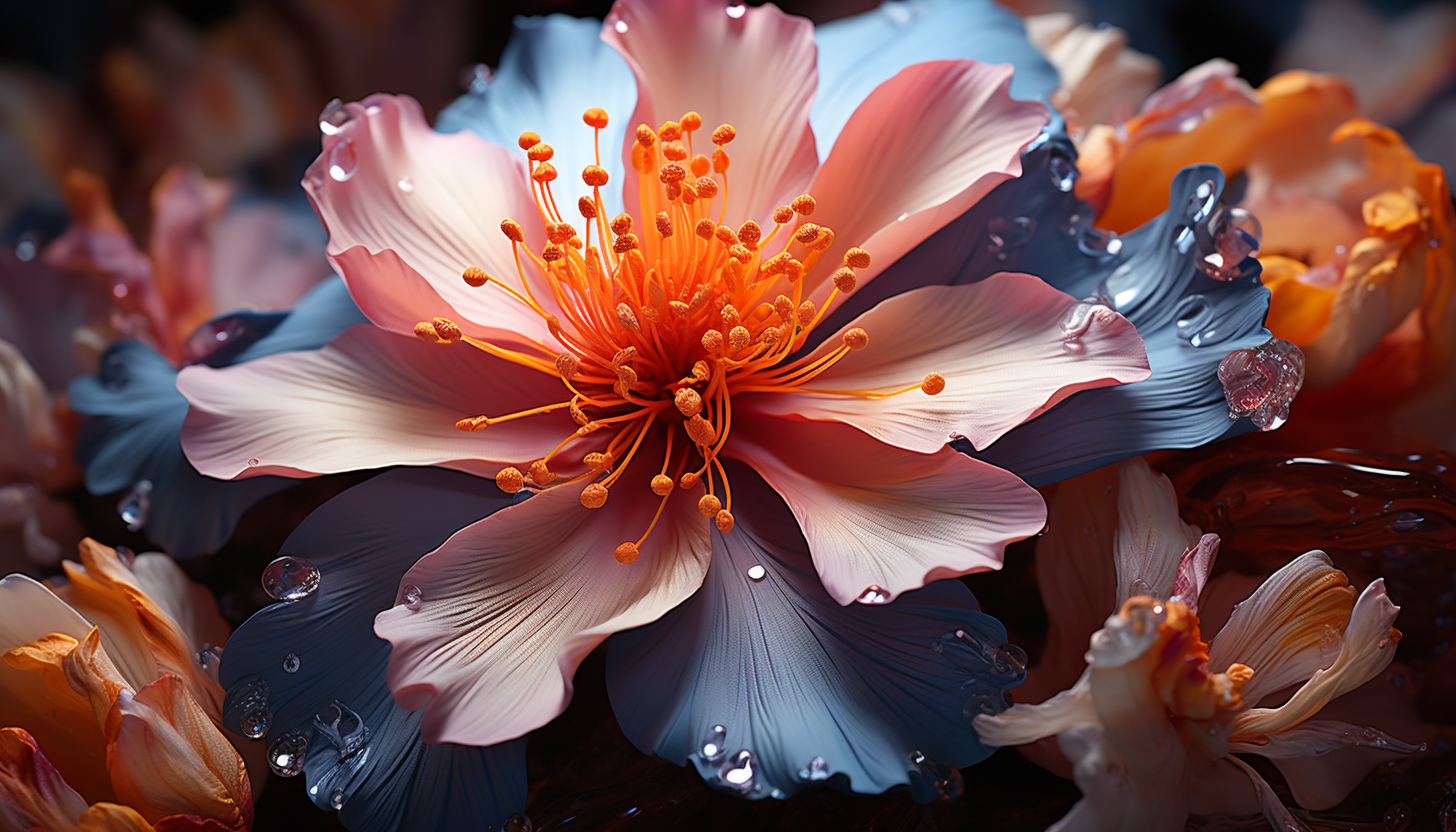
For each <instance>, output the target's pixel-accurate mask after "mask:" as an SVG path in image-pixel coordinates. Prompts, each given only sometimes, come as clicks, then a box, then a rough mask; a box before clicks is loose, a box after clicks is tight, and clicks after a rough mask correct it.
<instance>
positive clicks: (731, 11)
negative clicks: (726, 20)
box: [727, 3, 748, 20]
mask: <svg viewBox="0 0 1456 832" xmlns="http://www.w3.org/2000/svg"><path fill="white" fill-rule="evenodd" d="M747 11H748V7H747V6H745V5H743V4H742V3H730V4H729V5H728V9H727V12H728V16H729V17H731V18H733V19H734V20H737V19H738V18H740V17H743V15H744V14H745V13H747Z"/></svg>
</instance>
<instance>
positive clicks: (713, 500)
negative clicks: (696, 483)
mask: <svg viewBox="0 0 1456 832" xmlns="http://www.w3.org/2000/svg"><path fill="white" fill-rule="evenodd" d="M722 510H723V501H722V500H719V499H718V498H717V497H715V496H713V495H712V494H704V495H703V496H702V497H700V498H698V513H699V514H701V515H703V516H704V517H712V516H714V515H716V514H717V513H718V512H720V511H722Z"/></svg>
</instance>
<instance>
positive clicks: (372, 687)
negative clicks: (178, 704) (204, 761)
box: [220, 469, 526, 832]
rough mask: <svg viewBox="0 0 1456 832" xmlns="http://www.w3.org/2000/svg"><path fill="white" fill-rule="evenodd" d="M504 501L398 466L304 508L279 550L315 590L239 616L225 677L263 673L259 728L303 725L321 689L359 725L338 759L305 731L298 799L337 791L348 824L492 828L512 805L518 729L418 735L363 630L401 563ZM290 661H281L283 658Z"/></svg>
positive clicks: (445, 474) (522, 776)
mask: <svg viewBox="0 0 1456 832" xmlns="http://www.w3.org/2000/svg"><path fill="white" fill-rule="evenodd" d="M510 504H511V499H510V498H509V497H508V496H507V495H505V494H504V493H502V492H501V491H500V489H498V488H496V486H495V484H494V483H493V482H490V481H488V480H482V479H480V478H478V477H472V476H469V475H467V474H461V473H458V472H454V471H440V470H429V469H400V470H395V471H386V472H385V473H383V474H381V475H379V476H377V477H375V478H373V479H371V480H369V481H368V482H366V483H363V484H361V485H358V486H355V487H354V488H351V489H349V490H348V491H346V492H344V493H343V494H341V495H339V496H338V497H335V498H334V499H333V500H330V501H329V502H328V503H325V504H324V505H323V506H322V507H321V508H319V509H318V510H316V511H314V512H313V513H312V514H310V515H309V516H308V519H306V520H304V521H303V523H302V525H300V526H299V527H298V528H297V529H296V530H295V531H294V532H293V534H292V535H290V536H289V538H288V540H287V541H286V542H285V543H284V544H283V548H282V552H284V553H288V554H293V555H295V556H298V557H304V558H308V559H309V560H310V561H312V562H313V563H314V565H315V566H317V567H318V568H319V570H320V572H321V573H322V579H321V581H320V583H319V588H318V591H317V592H315V593H313V594H312V595H310V596H308V597H307V598H304V599H303V600H301V601H297V602H294V603H287V604H274V605H273V606H270V607H268V608H266V609H264V610H262V611H261V612H259V613H258V614H256V615H254V616H253V617H252V618H250V619H248V621H247V622H246V623H244V624H243V625H242V626H241V627H239V628H238V630H237V632H236V633H234V634H233V637H232V638H231V639H230V640H229V641H228V645H227V649H226V650H225V651H224V652H223V659H222V668H221V670H220V677H221V679H222V681H223V683H224V684H225V685H236V684H239V683H240V682H244V681H247V680H252V679H262V680H264V681H266V682H267V683H268V689H269V691H270V698H269V701H268V706H269V708H270V709H271V710H272V711H273V728H272V730H271V732H270V737H277V736H281V735H282V734H283V733H284V732H285V731H288V730H292V729H295V728H298V729H302V730H305V731H308V730H311V725H312V721H313V718H314V715H315V714H319V713H327V712H328V707H329V705H330V704H332V703H333V702H334V701H336V700H337V701H340V702H343V703H345V704H346V705H347V706H348V707H350V708H351V709H353V710H354V711H356V712H357V713H358V714H359V716H360V718H361V719H362V721H363V722H364V724H365V725H366V726H367V727H368V729H369V744H368V746H366V749H367V751H366V752H361V753H360V754H359V755H358V756H356V757H354V758H352V759H351V760H350V761H349V762H348V763H347V764H346V765H344V766H339V765H338V754H337V752H336V751H334V750H332V748H331V746H330V745H329V744H328V742H327V741H326V740H325V739H323V738H322V737H321V736H319V735H317V734H315V735H314V736H313V739H312V741H311V745H310V754H309V757H308V759H307V760H306V761H305V765H304V772H303V774H304V779H305V780H306V785H307V791H308V794H309V796H310V798H311V799H312V800H313V801H314V802H315V803H317V804H318V805H319V806H320V808H325V807H327V808H330V809H331V808H332V806H331V805H330V803H329V801H330V799H331V796H332V794H333V791H334V789H336V788H337V789H340V790H342V791H343V792H344V793H345V798H346V802H345V804H344V808H343V809H342V811H341V812H340V820H341V821H342V822H343V823H344V825H345V826H347V827H349V828H350V829H352V830H354V832H402V830H410V829H415V828H426V829H435V828H441V829H454V828H462V827H468V826H471V825H484V826H485V827H487V828H494V827H495V826H498V825H500V824H501V823H502V822H504V821H505V819H506V818H507V817H509V816H510V815H512V814H514V813H516V812H520V811H523V810H524V809H525V805H526V765H525V747H526V741H525V740H524V739H521V740H516V741H513V742H509V743H503V744H501V745H495V746H491V747H488V748H475V747H470V746H463V745H453V744H449V743H445V744H438V745H426V744H425V743H424V741H423V739H422V738H421V737H420V719H421V717H422V714H421V713H420V712H419V711H415V712H410V711H406V710H404V709H403V708H400V707H399V706H398V705H396V704H395V702H394V699H393V698H392V697H391V696H390V693H389V687H388V686H387V685H386V684H385V668H386V666H387V664H388V661H389V643H388V642H386V641H384V640H383V639H380V638H379V637H377V636H375V635H374V630H373V627H374V616H375V614H376V613H377V612H378V611H380V610H382V609H386V608H388V607H389V606H390V605H391V604H392V603H393V602H394V598H395V592H396V588H397V587H398V586H399V580H400V577H401V576H402V575H404V573H405V570H407V569H409V567H410V566H412V565H413V564H414V562H415V560H416V559H417V558H419V556H420V555H422V554H424V553H426V552H429V551H431V550H432V549H435V548H436V547H438V546H439V545H440V544H441V543H443V542H444V541H445V539H446V538H448V537H449V536H450V535H451V534H453V533H454V532H455V531H456V530H457V529H459V528H461V527H462V526H465V525H467V524H469V523H471V522H474V521H475V520H477V519H478V518H480V517H481V515H483V514H489V513H491V512H493V511H496V510H498V509H500V508H502V507H504V506H508V505H510ZM290 654H292V655H293V656H296V657H297V659H298V668H297V670H296V671H295V672H293V673H288V672H286V671H285V670H283V662H284V659H285V658H286V657H287V656H289V655H290Z"/></svg>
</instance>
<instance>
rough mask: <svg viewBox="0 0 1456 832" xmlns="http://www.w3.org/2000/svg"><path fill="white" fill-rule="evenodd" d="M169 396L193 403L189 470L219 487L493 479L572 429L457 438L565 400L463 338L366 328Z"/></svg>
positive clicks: (534, 420)
mask: <svg viewBox="0 0 1456 832" xmlns="http://www.w3.org/2000/svg"><path fill="white" fill-rule="evenodd" d="M177 389H179V390H181V391H182V393H183V394H184V395H186V396H187V398H188V400H189V401H190V402H191V405H192V407H191V409H190V410H189V411H188V413H187V422H186V424H185V425H184V427H183V432H182V447H183V448H184V449H185V450H186V451H187V456H188V458H189V459H190V460H191V461H192V464H193V465H195V466H196V467H197V469H198V470H199V471H201V472H203V473H204V474H207V475H208V476H212V477H219V478H222V479H231V478H234V477H239V476H252V475H257V474H281V475H284V476H307V475H309V474H331V473H336V472H339V471H353V470H359V469H364V468H382V467H385V466H389V465H445V466H448V467H452V468H458V469H461V470H466V471H471V472H472V473H479V474H482V475H487V476H493V475H494V474H495V472H497V471H499V470H500V469H501V468H502V467H503V466H505V465H507V464H521V463H525V462H529V461H531V460H533V459H539V458H541V457H542V456H544V455H545V454H546V453H547V452H548V451H550V450H551V449H552V448H553V447H554V446H555V445H556V444H557V443H558V442H560V441H561V440H562V439H564V438H565V437H566V436H567V435H568V434H569V433H570V432H571V431H574V430H575V429H576V425H575V423H573V422H572V421H571V419H570V418H569V417H568V416H567V415H566V411H565V410H564V409H563V410H560V411H558V412H556V413H552V414H547V415H538V416H533V417H530V418H522V419H516V420H513V421H509V422H504V423H502V424H498V425H491V426H490V427H488V428H486V429H484V430H480V431H476V432H473V433H472V432H466V431H461V430H457V429H456V428H455V423H456V422H457V421H459V420H461V419H466V418H470V417H474V416H480V415H490V416H504V415H506V414H509V413H514V412H517V411H521V410H525V409H529V408H534V407H540V406H543V405H547V404H552V403H555V402H561V401H564V400H565V399H566V398H567V397H568V396H569V394H568V393H567V391H566V390H565V388H563V387H562V386H561V384H560V381H559V380H557V379H556V378H554V377H552V376H547V375H545V374H543V373H540V372H537V371H535V370H531V369H527V368H524V367H521V366H520V365H517V364H513V363H511V362H508V361H505V360H503V359H497V358H493V357H491V356H490V355H487V354H486V353H484V352H481V351H480V350H477V349H475V348H474V347H471V346H470V345H469V344H466V343H464V342H457V343H454V344H425V343H423V342H421V341H420V340H419V339H417V338H415V337H414V336H409V337H404V336H399V335H394V334H392V333H389V332H386V331H383V330H381V329H378V328H376V327H373V326H370V325H368V324H359V325H357V326H355V327H353V328H351V329H349V330H346V331H345V332H344V333H343V334H341V335H339V337H337V338H335V339H334V340H333V341H332V342H330V343H329V344H328V345H327V346H325V347H324V348H323V349H320V350H317V351H313V352H297V353H283V354H280V355H273V356H268V357H266V358H261V359H258V360H256V361H250V362H247V363H245V364H240V365H236V366H233V367H229V368H226V369H222V370H214V369H211V368H208V367H203V366H194V367H188V368H187V369H185V370H183V371H182V373H181V374H180V375H179V376H178V377H177ZM252 460H256V462H252ZM523 470H524V469H523Z"/></svg>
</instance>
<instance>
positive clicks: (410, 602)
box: [404, 584, 425, 612]
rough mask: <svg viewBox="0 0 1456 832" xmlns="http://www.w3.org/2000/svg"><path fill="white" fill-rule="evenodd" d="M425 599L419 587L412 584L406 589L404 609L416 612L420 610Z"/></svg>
mask: <svg viewBox="0 0 1456 832" xmlns="http://www.w3.org/2000/svg"><path fill="white" fill-rule="evenodd" d="M424 597H425V596H424V594H423V593H421V592H420V588H419V587H417V586H415V585H414V584H410V585H409V586H407V587H405V588H404V608H405V609H407V610H409V611H410V612H414V611H415V610H417V609H419V608H420V602H421V601H423V600H424Z"/></svg>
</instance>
